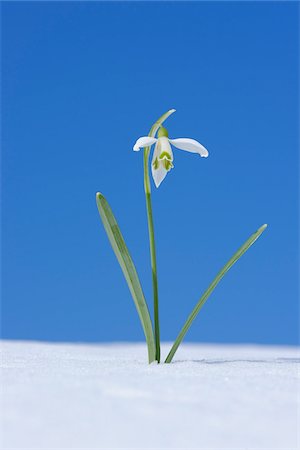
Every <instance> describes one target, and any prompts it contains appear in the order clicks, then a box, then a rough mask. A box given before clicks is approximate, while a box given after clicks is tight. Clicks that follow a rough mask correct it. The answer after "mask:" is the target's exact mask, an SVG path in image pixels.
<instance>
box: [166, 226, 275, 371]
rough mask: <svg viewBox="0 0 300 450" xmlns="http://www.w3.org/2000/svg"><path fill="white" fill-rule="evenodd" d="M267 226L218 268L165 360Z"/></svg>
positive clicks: (169, 356)
mask: <svg viewBox="0 0 300 450" xmlns="http://www.w3.org/2000/svg"><path fill="white" fill-rule="evenodd" d="M266 228H267V225H266V224H265V225H263V226H261V227H260V228H259V229H258V230H257V231H256V232H255V233H253V234H252V235H251V236H250V237H249V239H247V241H246V242H245V243H244V244H243V245H242V246H241V247H240V248H239V249H238V251H237V252H236V253H235V254H234V255H233V256H232V258H231V259H230V260H229V261H228V263H227V264H225V266H224V267H223V268H222V269H221V270H220V272H219V273H218V275H217V276H216V278H215V279H214V280H213V282H212V283H211V284H210V285H209V287H208V288H207V289H206V291H205V292H204V294H203V295H202V297H201V298H200V300H199V302H198V303H197V305H196V306H195V308H194V309H193V311H192V312H191V314H190V315H189V317H188V319H187V321H186V322H185V324H184V326H183V327H182V330H181V331H180V333H179V335H178V336H177V338H176V340H175V342H174V344H173V347H172V348H171V350H170V353H169V354H168V356H167V358H166V360H165V362H166V363H170V362H171V361H172V359H173V356H174V355H175V353H176V351H177V349H178V347H179V345H180V344H181V342H182V340H183V338H184V336H185V335H186V333H187V331H188V330H189V328H190V326H191V324H192V323H193V321H194V319H195V318H196V316H197V314H198V312H199V311H200V309H201V308H202V306H203V305H204V303H205V302H206V300H207V299H208V297H209V296H210V294H211V293H212V291H213V290H214V289H215V287H216V286H217V284H218V283H219V282H220V281H221V279H222V278H223V277H224V275H225V273H226V272H228V270H229V269H230V268H231V267H232V266H233V265H234V264H235V263H236V262H237V261H238V260H239V259H240V257H241V256H242V255H243V254H244V253H245V252H246V251H247V250H248V248H249V247H251V245H252V244H254V242H255V241H256V239H258V238H259V236H260V235H261V234H262V233H263V231H264V230H265V229H266Z"/></svg>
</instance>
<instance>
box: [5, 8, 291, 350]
mask: <svg viewBox="0 0 300 450" xmlns="http://www.w3.org/2000/svg"><path fill="white" fill-rule="evenodd" d="M298 9H299V5H298V4H297V3H293V2H220V3H219V2H191V3H188V2H185V3H169V2H165V3H160V2H155V3H146V2H133V3H130V2H124V3H115V2H113V3H105V2H99V3H96V2H95V3H94V2H92V3H90V2H65V3H63V2H31V3H30V2H20V3H19V2H2V26H3V31H2V114H3V118H2V126H3V136H2V144H3V170H2V187H3V219H2V231H3V249H2V254H3V301H2V336H3V337H4V338H9V339H42V340H55V341H111V340H114V341H121V340H124V341H129V340H142V339H143V333H142V330H141V327H140V324H139V321H138V317H137V314H136V311H135V308H134V304H133V301H132V299H131V297H130V294H129V291H128V289H127V285H126V283H125V281H124V279H123V276H122V273H121V271H120V269H119V267H118V264H117V261H116V259H115V256H114V254H113V252H112V250H111V248H110V245H109V243H108V240H107V237H106V235H105V232H104V230H103V227H102V224H101V222H100V219H99V216H98V212H97V209H96V205H95V192H96V191H98V190H100V191H101V192H103V193H104V195H106V197H107V199H108V201H109V202H110V204H111V206H112V209H113V211H114V213H115V215H116V217H117V219H118V221H119V225H120V227H121V229H122V232H123V234H124V236H125V238H126V241H127V244H128V247H129V248H130V250H131V253H132V255H133V259H134V261H135V263H136V266H137V268H138V272H139V274H140V277H141V280H142V283H143V286H144V290H145V293H146V295H147V298H148V302H149V303H150V305H151V278H150V269H149V254H148V241H147V222H146V214H145V204H144V194H143V180H142V154H136V153H134V152H133V151H132V146H133V143H134V141H135V140H136V138H138V137H139V136H141V135H145V134H147V133H148V130H149V127H150V126H151V124H152V122H153V121H154V120H155V119H156V118H157V117H158V116H160V115H161V114H162V113H164V112H165V111H166V110H168V109H170V108H176V109H177V112H176V114H175V115H174V116H172V118H170V119H169V120H168V123H167V125H168V129H169V133H170V136H171V137H174V138H175V137H192V138H195V139H198V140H200V142H202V143H203V144H204V145H205V146H206V147H207V148H208V149H209V151H210V156H209V158H207V159H205V160H204V159H200V158H199V157H197V156H196V155H190V154H188V153H185V152H181V151H180V150H178V151H176V150H175V151H174V153H175V169H174V170H173V172H172V173H171V174H169V175H168V177H167V179H166V181H165V182H164V183H163V184H162V185H161V187H160V188H159V190H156V189H155V188H153V208H154V213H155V225H156V234H157V246H158V248H157V256H158V269H159V284H160V291H161V292H160V308H161V334H162V339H163V340H172V339H173V338H175V336H176V334H177V333H178V331H179V329H180V327H181V325H182V324H183V322H184V320H185V319H186V316H187V315H188V314H189V312H190V310H191V309H192V307H193V306H194V304H195V303H196V301H197V300H198V298H199V296H200V294H201V293H202V292H203V290H204V289H205V288H206V287H207V285H208V283H209V282H210V281H211V280H212V278H213V277H214V276H215V274H216V272H217V271H218V270H219V268H220V267H221V266H222V265H223V264H224V263H225V262H226V260H227V259H228V258H229V257H230V256H231V255H232V253H233V252H234V251H235V250H236V249H237V248H238V247H239V246H240V245H241V244H242V242H243V241H244V240H245V239H246V238H247V237H248V236H249V235H250V234H251V233H252V232H253V231H255V230H256V229H257V228H258V227H259V226H260V225H261V224H263V223H265V222H267V223H268V224H269V228H268V230H267V231H266V232H265V233H264V235H263V236H262V237H261V238H260V239H259V241H257V243H256V244H255V245H254V246H253V247H252V248H251V249H250V251H249V252H248V253H247V254H246V255H245V256H243V258H242V259H241V260H240V261H239V263H238V264H237V265H236V266H235V267H234V268H233V269H232V270H231V272H229V273H228V274H227V275H226V277H225V279H224V280H223V281H222V283H221V284H220V285H219V287H218V288H217V289H216V291H215V292H214V294H213V295H212V297H211V298H210V299H209V301H208V302H207V304H206V305H205V307H204V308H203V310H202V311H201V312H200V314H199V316H198V318H197V320H196V321H195V323H194V324H193V327H192V328H191V330H190V332H189V334H188V335H187V337H186V340H190V341H205V342H235V343H238V342H255V343H266V344H296V343H297V337H298V336H297V335H298V330H297V328H298V327H297V320H298V306H297V304H298V259H297V258H298V235H297V233H298V225H299V224H298V217H297V209H298V200H299V199H298V184H297V183H298V180H297V178H298V144H299V141H298V120H299V114H298V113H299V111H298V99H299V97H298V94H299V90H298V85H297V83H298V79H299V70H298V54H299V44H298V38H299V36H298V29H297V27H298Z"/></svg>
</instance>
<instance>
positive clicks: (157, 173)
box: [151, 164, 168, 188]
mask: <svg viewBox="0 0 300 450" xmlns="http://www.w3.org/2000/svg"><path fill="white" fill-rule="evenodd" d="M151 170H152V176H153V180H154V183H155V186H156V187H157V188H158V187H159V185H160V183H161V182H162V181H163V180H164V178H165V176H166V175H167V173H168V171H167V170H166V169H165V168H164V166H163V165H162V164H160V165H159V167H158V169H154V168H153V165H151Z"/></svg>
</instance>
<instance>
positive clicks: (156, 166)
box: [152, 158, 159, 170]
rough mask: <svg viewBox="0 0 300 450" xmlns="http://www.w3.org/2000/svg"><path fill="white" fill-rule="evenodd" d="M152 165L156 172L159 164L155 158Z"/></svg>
mask: <svg viewBox="0 0 300 450" xmlns="http://www.w3.org/2000/svg"><path fill="white" fill-rule="evenodd" d="M152 165H153V168H154V170H157V169H158V167H159V162H158V159H157V158H155V160H154V161H153V163H152Z"/></svg>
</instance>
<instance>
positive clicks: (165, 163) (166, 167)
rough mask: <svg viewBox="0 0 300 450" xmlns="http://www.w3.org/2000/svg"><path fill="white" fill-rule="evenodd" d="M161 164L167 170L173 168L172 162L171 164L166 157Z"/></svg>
mask: <svg viewBox="0 0 300 450" xmlns="http://www.w3.org/2000/svg"><path fill="white" fill-rule="evenodd" d="M162 163H163V165H164V168H165V169H166V170H167V171H168V172H169V170H171V169H173V167H174V166H173V164H172V161H169V160H168V159H164V160H163V162H162Z"/></svg>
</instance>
